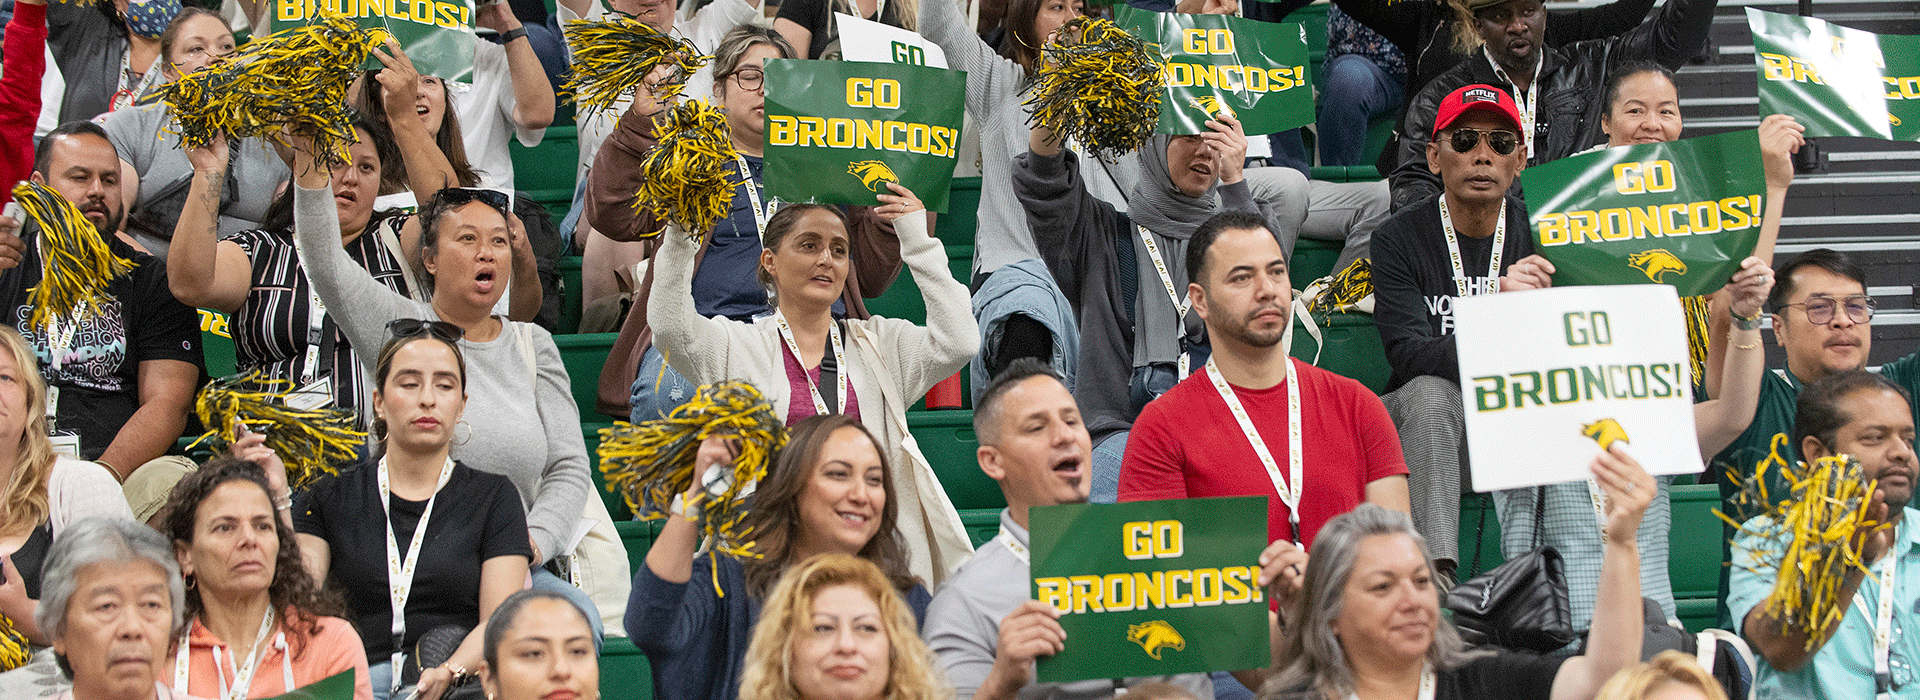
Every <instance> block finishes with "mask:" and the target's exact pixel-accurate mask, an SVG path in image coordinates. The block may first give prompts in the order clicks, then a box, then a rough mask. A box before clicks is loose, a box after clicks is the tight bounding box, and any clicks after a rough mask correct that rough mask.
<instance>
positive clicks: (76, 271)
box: [13, 182, 133, 333]
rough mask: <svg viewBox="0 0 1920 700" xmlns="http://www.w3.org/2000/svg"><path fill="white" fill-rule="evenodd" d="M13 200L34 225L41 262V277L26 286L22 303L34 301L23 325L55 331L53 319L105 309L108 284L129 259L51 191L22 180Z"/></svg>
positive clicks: (70, 321) (76, 319)
mask: <svg viewBox="0 0 1920 700" xmlns="http://www.w3.org/2000/svg"><path fill="white" fill-rule="evenodd" d="M13 201H16V202H19V203H20V208H21V209H23V210H25V212H26V214H27V218H30V219H32V220H33V222H34V223H35V224H37V225H38V226H39V229H40V257H41V258H43V259H44V260H45V264H46V268H45V269H44V270H42V271H41V274H40V283H39V284H36V285H34V286H33V288H32V289H29V290H27V303H28V304H30V305H32V307H33V310H32V312H31V313H30V314H29V315H28V317H27V324H28V327H30V328H34V329H37V330H40V331H42V332H48V333H58V332H59V331H58V329H55V328H54V327H53V325H54V324H55V323H56V322H57V323H60V324H62V325H77V324H78V323H80V321H81V320H83V319H88V318H95V317H98V316H99V315H101V314H103V313H106V310H107V308H108V305H109V304H111V303H112V302H113V296H112V295H111V294H109V293H108V291H107V286H108V285H109V284H112V282H113V281H114V280H116V279H119V278H120V277H122V276H124V275H126V274H127V273H129V272H132V271H133V261H131V260H128V259H126V258H123V257H120V256H119V255H115V254H114V252H113V249H112V248H109V247H107V241H106V239H105V238H103V237H102V235H101V234H100V233H99V232H98V231H96V230H94V228H93V222H91V221H88V220H87V217H86V215H85V214H82V213H80V209H79V208H77V207H75V206H73V203H72V202H69V201H67V198H65V197H62V196H60V195H59V194H56V193H55V192H54V191H52V190H49V189H47V188H45V187H42V186H40V185H36V184H33V183H31V182H21V183H20V184H18V185H15V186H14V188H13ZM69 330H70V328H69Z"/></svg>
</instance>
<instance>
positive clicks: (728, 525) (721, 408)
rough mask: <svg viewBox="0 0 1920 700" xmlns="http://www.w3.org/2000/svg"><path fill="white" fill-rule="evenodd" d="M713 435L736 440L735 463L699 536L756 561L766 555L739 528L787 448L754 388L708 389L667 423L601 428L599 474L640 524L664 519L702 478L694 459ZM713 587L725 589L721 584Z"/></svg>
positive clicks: (708, 505) (769, 407)
mask: <svg viewBox="0 0 1920 700" xmlns="http://www.w3.org/2000/svg"><path fill="white" fill-rule="evenodd" d="M710 437H725V438H729V439H731V440H732V441H733V445H734V461H733V469H732V471H731V472H729V473H728V475H727V476H728V479H727V480H726V485H725V487H724V488H723V489H722V490H721V491H720V493H718V494H716V495H713V496H710V497H709V498H707V499H706V501H705V502H704V503H702V504H701V510H702V518H701V521H702V522H701V523H700V528H701V534H702V535H703V536H704V537H705V539H706V541H707V542H709V543H712V546H711V547H710V552H718V553H723V554H727V555H730V556H734V557H740V558H755V559H757V558H759V557H761V556H762V555H761V554H760V553H759V552H757V551H755V550H754V547H753V540H752V538H753V536H754V534H755V533H751V532H743V531H741V529H740V528H741V526H742V524H743V523H744V521H745V520H746V517H747V508H746V494H747V493H749V492H751V489H752V488H753V486H754V485H755V484H758V483H759V482H760V480H761V479H762V478H765V477H766V475H767V467H768V466H769V465H771V464H772V463H773V456H774V454H776V453H778V452H779V451H780V448H782V447H784V446H786V443H787V431H786V428H785V427H784V426H782V425H781V423H780V417H779V416H778V415H776V412H775V410H774V406H773V404H772V403H771V402H769V401H767V400H766V398H765V397H764V396H762V395H761V394H760V390H759V389H755V388H754V387H753V385H752V384H748V383H746V382H739V381H729V382H721V383H718V384H708V385H706V386H702V387H700V388H699V389H698V390H697V391H696V392H695V394H694V397H693V400H691V401H688V402H687V403H685V404H682V405H681V406H680V407H679V408H675V409H673V412H672V413H670V414H668V415H667V417H666V418H663V419H660V420H651V421H645V422H642V423H638V424H633V423H616V424H614V426H613V427H611V428H604V429H601V431H600V450H599V454H600V472H601V473H602V474H605V475H606V482H607V489H608V490H610V491H613V492H615V493H618V494H620V495H621V496H622V497H624V498H625V499H626V501H627V506H628V507H629V508H632V509H633V512H634V513H636V514H637V515H638V517H639V518H640V519H641V520H659V519H663V518H666V517H667V516H668V515H671V514H670V513H668V512H667V511H668V507H669V505H670V504H671V503H672V502H673V498H674V496H678V495H681V494H685V493H687V492H688V491H690V490H692V489H693V487H694V485H695V483H694V480H695V479H697V478H699V477H700V475H698V474H695V473H694V467H695V464H694V460H695V458H696V457H697V456H698V453H699V451H700V443H701V442H702V441H704V440H706V439H707V438H710ZM710 493H711V492H710ZM714 590H715V591H719V590H720V589H719V584H718V582H717V581H716V582H715V585H714ZM721 595H725V593H724V592H722V593H721Z"/></svg>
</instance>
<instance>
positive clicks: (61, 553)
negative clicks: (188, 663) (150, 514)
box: [33, 516, 186, 666]
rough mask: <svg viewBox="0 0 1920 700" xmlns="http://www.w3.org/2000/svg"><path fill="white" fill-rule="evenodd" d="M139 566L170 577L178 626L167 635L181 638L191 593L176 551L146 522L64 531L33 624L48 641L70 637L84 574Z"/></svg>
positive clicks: (99, 520)
mask: <svg viewBox="0 0 1920 700" xmlns="http://www.w3.org/2000/svg"><path fill="white" fill-rule="evenodd" d="M138 561H145V562H147V563H151V564H153V565H154V566H158V567H160V570H161V571H164V572H166V575H167V593H168V594H169V595H168V597H169V598H170V599H171V600H172V601H173V624H172V626H170V627H168V634H178V633H179V631H180V622H181V615H182V611H183V610H185V608H186V588H185V587H184V586H182V585H181V583H180V563H179V562H178V561H176V560H175V559H174V558H173V546H172V545H170V544H168V543H167V538H165V537H162V536H160V533H159V532H156V531H154V529H153V528H151V527H147V525H146V523H140V522H134V521H132V520H127V519H125V518H108V517H99V516H96V517H91V518H82V519H80V520H76V521H74V522H72V523H68V524H67V526H66V527H65V528H62V529H61V530H60V536H59V537H56V538H54V540H53V546H52V547H49V548H48V549H47V560H46V563H45V564H44V565H43V568H41V570H40V581H41V589H40V608H39V610H37V611H35V612H34V615H33V621H34V622H37V623H39V624H40V630H41V632H42V633H44V634H46V635H47V636H49V637H57V636H60V635H61V634H63V633H65V632H66V627H67V604H68V603H69V602H71V601H72V599H73V594H74V593H75V592H77V589H78V587H79V585H80V582H79V574H80V570H81V569H84V568H87V567H88V566H91V565H93V564H105V563H130V562H138ZM61 665H62V666H65V662H64V661H63V662H62V664H61Z"/></svg>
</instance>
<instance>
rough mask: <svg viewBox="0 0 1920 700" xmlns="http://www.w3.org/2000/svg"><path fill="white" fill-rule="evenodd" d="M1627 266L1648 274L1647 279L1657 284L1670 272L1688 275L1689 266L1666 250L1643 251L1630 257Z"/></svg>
mask: <svg viewBox="0 0 1920 700" xmlns="http://www.w3.org/2000/svg"><path fill="white" fill-rule="evenodd" d="M1627 264H1628V265H1632V266H1633V269H1635V270H1639V271H1641V272H1644V273H1647V279H1649V280H1653V281H1654V282H1656V283H1658V282H1661V281H1662V280H1661V279H1660V278H1662V277H1665V276H1666V274H1667V273H1669V272H1672V273H1675V274H1681V275H1684V274H1687V264H1686V263H1684V262H1681V261H1680V256H1677V255H1674V254H1673V253H1671V252H1669V251H1668V250H1667V249H1665V248H1654V249H1653V250H1643V251H1640V252H1638V253H1634V254H1632V255H1629V256H1627Z"/></svg>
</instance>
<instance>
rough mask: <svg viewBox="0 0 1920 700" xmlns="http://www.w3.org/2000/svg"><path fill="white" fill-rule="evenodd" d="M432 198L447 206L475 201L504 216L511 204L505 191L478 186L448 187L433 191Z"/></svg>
mask: <svg viewBox="0 0 1920 700" xmlns="http://www.w3.org/2000/svg"><path fill="white" fill-rule="evenodd" d="M433 198H434V199H437V200H439V201H440V203H441V204H442V205H445V206H446V207H448V208H452V207H457V206H460V205H462V204H466V203H467V202H475V201H477V202H480V203H481V204H485V205H487V206H490V207H493V208H495V209H498V210H500V215H501V216H506V214H507V208H508V207H510V206H512V204H513V202H512V200H510V199H508V198H507V193H505V192H501V191H499V190H489V189H483V188H479V187H448V188H446V189H443V190H440V191H439V192H435V193H434V194H433Z"/></svg>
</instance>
